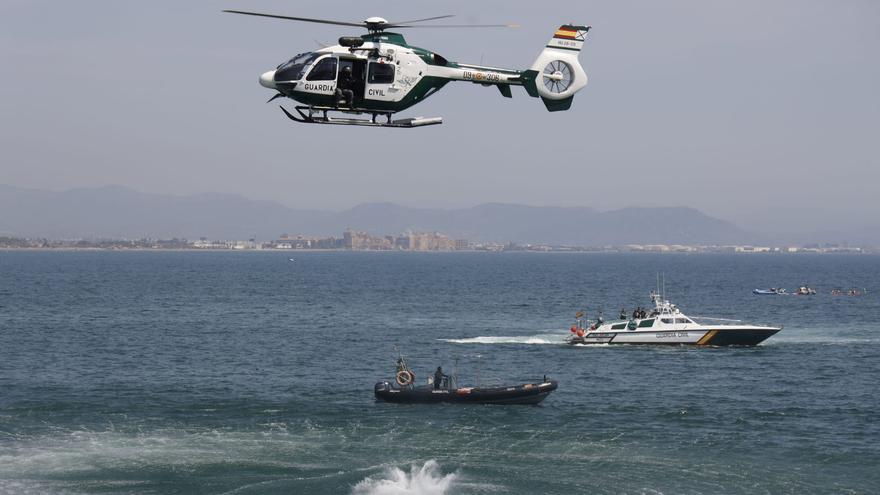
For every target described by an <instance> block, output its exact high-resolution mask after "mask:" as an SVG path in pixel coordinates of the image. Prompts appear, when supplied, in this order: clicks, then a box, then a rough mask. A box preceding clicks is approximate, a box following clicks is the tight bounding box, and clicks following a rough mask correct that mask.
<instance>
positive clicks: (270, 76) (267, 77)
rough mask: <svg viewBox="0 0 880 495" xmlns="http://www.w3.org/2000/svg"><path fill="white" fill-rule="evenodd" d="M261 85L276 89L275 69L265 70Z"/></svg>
mask: <svg viewBox="0 0 880 495" xmlns="http://www.w3.org/2000/svg"><path fill="white" fill-rule="evenodd" d="M260 86H263V87H264V88H269V89H275V71H274V70H270V71H267V72H264V73H263V74H262V75H261V76H260Z"/></svg>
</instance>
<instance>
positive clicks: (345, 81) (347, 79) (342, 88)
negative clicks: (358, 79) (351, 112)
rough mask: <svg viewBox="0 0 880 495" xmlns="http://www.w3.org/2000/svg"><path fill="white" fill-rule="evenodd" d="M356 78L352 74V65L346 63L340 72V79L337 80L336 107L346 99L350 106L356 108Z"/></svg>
mask: <svg viewBox="0 0 880 495" xmlns="http://www.w3.org/2000/svg"><path fill="white" fill-rule="evenodd" d="M353 87H354V78H353V77H352V75H351V66H350V65H346V66H345V67H343V68H342V70H341V71H340V72H339V80H338V81H337V82H336V108H339V106H340V105H341V104H342V101H343V100H345V102H346V104H347V105H348V106H349V108H354V91H353V90H352V88H353Z"/></svg>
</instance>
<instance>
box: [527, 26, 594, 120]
mask: <svg viewBox="0 0 880 495" xmlns="http://www.w3.org/2000/svg"><path fill="white" fill-rule="evenodd" d="M589 30H590V26H575V25H571V24H564V25H562V26H560V27H559V29H557V30H556V32H555V33H553V37H552V38H550V41H548V42H547V45H546V46H545V47H544V50H543V51H541V53H540V55H538V58H537V59H536V60H535V62H534V63H533V64H532V66H531V68H529V70H526V71H524V72H523V74H522V76H521V77H522V84H523V86H524V87H525V89H526V92H528V94H529V96H533V97H536V98H537V97H540V98H541V100H542V101H543V102H544V105H545V106H546V107H547V110H549V111H551V112H558V111H561V110H568V109H569V108H570V107H571V102H572V100H573V99H574V94H575V93H577V92H578V91H580V90H581V89H583V88H584V86H586V85H587V73H586V72H584V68H583V67H581V64H580V61H579V60H578V55H580V52H581V48H583V46H584V40H585V39H586V36H587V32H588V31H589Z"/></svg>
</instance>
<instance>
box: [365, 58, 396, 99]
mask: <svg viewBox="0 0 880 495" xmlns="http://www.w3.org/2000/svg"><path fill="white" fill-rule="evenodd" d="M393 83H394V64H391V63H387V62H385V61H383V60H379V61H375V62H370V66H369V68H368V69H367V94H366V98H367V99H368V100H379V101H392V100H393V95H392V94H391V92H390V91H389V90H388V88H389V87H390V86H391V85H392V84H393Z"/></svg>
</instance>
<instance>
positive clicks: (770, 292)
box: [752, 287, 788, 296]
mask: <svg viewBox="0 0 880 495" xmlns="http://www.w3.org/2000/svg"><path fill="white" fill-rule="evenodd" d="M752 294H757V295H759V296H784V295H787V294H788V292H786V290H785V289H783V288H782V287H779V288H777V287H771V288H769V289H755V290H753V291H752Z"/></svg>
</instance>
